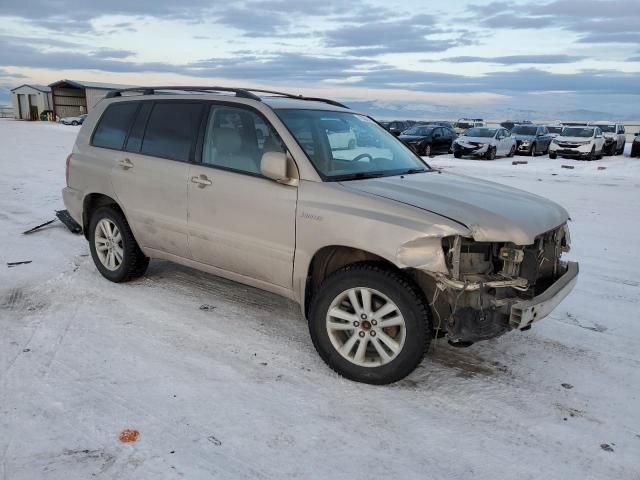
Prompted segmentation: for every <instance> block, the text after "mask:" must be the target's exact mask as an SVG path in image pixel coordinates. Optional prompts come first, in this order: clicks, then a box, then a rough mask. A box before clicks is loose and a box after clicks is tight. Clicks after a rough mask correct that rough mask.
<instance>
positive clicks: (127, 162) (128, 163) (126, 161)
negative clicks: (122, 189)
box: [118, 158, 133, 170]
mask: <svg viewBox="0 0 640 480" xmlns="http://www.w3.org/2000/svg"><path fill="white" fill-rule="evenodd" d="M118 165H120V166H121V167H122V168H124V169H125V170H128V169H130V168H133V162H132V161H131V160H129V159H128V158H124V159H122V160H120V161H119V162H118Z"/></svg>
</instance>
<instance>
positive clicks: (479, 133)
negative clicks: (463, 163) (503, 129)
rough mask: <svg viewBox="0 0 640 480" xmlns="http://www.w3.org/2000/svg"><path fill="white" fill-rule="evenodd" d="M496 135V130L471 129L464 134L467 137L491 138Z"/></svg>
mask: <svg viewBox="0 0 640 480" xmlns="http://www.w3.org/2000/svg"><path fill="white" fill-rule="evenodd" d="M495 134H496V129H495V128H470V129H469V130H467V131H466V132H464V136H465V137H483V138H491V137H493V136H494V135H495Z"/></svg>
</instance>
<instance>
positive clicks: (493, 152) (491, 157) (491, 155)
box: [485, 147, 496, 160]
mask: <svg viewBox="0 0 640 480" xmlns="http://www.w3.org/2000/svg"><path fill="white" fill-rule="evenodd" d="M485 158H486V159H487V160H495V159H496V147H489V150H487V155H486V157H485Z"/></svg>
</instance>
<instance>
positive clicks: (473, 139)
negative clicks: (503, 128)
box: [456, 135, 493, 144]
mask: <svg viewBox="0 0 640 480" xmlns="http://www.w3.org/2000/svg"><path fill="white" fill-rule="evenodd" d="M456 141H457V142H458V143H470V144H476V143H491V142H493V137H467V136H465V135H461V136H460V137H458V138H457V139H456Z"/></svg>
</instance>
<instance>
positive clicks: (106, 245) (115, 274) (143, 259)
mask: <svg viewBox="0 0 640 480" xmlns="http://www.w3.org/2000/svg"><path fill="white" fill-rule="evenodd" d="M89 249H90V250H91V257H92V258H93V262H94V263H95V265H96V268H97V269H98V271H99V272H100V273H101V274H102V276H103V277H105V278H106V279H107V280H110V281H112V282H116V283H119V282H126V281H129V280H133V279H135V278H138V277H140V276H142V275H144V273H145V272H146V271H147V267H148V266H149V257H147V256H145V254H144V253H142V250H140V247H139V246H138V242H136V239H135V238H134V237H133V233H132V232H131V228H130V227H129V224H128V223H127V220H126V218H125V217H124V215H123V214H122V212H121V211H120V210H118V209H116V208H113V207H101V208H99V209H97V210H96V211H95V212H94V213H93V214H92V215H91V219H90V221H89Z"/></svg>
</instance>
